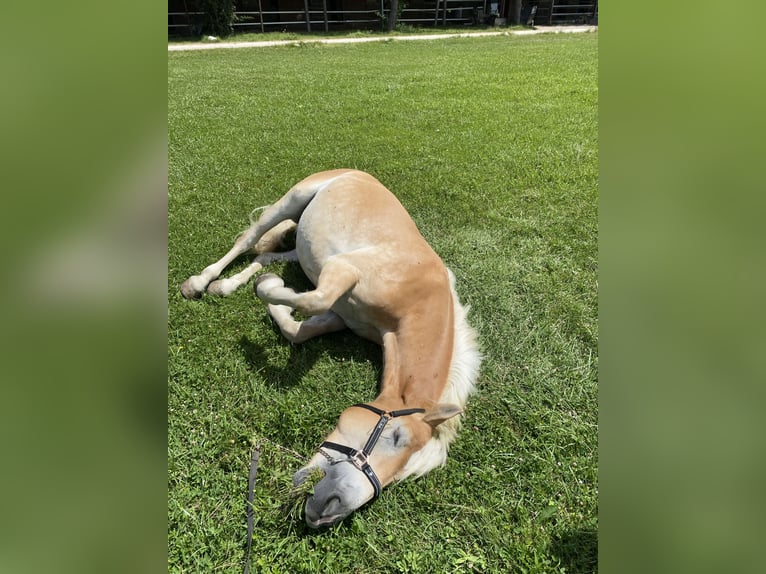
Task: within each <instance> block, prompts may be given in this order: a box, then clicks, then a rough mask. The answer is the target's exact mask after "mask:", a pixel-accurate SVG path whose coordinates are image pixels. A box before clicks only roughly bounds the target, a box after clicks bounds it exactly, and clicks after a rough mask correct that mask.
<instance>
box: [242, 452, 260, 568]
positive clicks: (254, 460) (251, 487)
mask: <svg viewBox="0 0 766 574" xmlns="http://www.w3.org/2000/svg"><path fill="white" fill-rule="evenodd" d="M260 458H261V444H260V443H258V444H257V445H255V447H254V448H253V454H252V456H251V457H250V474H249V475H248V477H247V552H246V553H245V572H244V574H249V572H250V548H251V547H252V546H253V522H254V521H255V510H254V508H253V503H254V501H255V476H256V475H257V474H258V459H260Z"/></svg>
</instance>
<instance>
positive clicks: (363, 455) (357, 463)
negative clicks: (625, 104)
mask: <svg viewBox="0 0 766 574" xmlns="http://www.w3.org/2000/svg"><path fill="white" fill-rule="evenodd" d="M351 406H354V407H360V408H363V409H367V410H368V411H372V412H374V413H375V414H376V415H378V416H379V417H380V418H379V419H378V422H377V424H376V425H375V427H374V428H373V429H372V432H371V433H370V438H369V439H367V444H365V445H364V448H362V450H357V449H355V448H351V447H350V446H346V445H343V444H338V443H335V442H330V441H324V442H323V443H322V444H321V445H320V446H319V453H320V454H321V455H322V456H323V457H325V458H326V459H327V460H329V461H330V464H332V465H335V464H338V463H341V462H350V463H351V464H353V465H354V468H356V469H357V470H361V471H362V473H363V474H364V476H366V477H367V480H369V481H370V484H372V488H373V490H374V491H375V492H374V494H373V497H372V500H375V499H376V498H378V496H380V491H381V490H382V489H383V487H382V486H381V484H380V480H379V479H378V476H377V475H376V474H375V471H374V470H372V467H371V466H370V462H369V458H370V454H371V453H372V449H374V448H375V445H376V444H377V443H378V439H380V435H381V434H383V429H385V428H386V425H387V424H388V421H390V420H391V419H393V418H396V417H403V416H406V415H412V414H415V413H424V412H426V411H425V409H400V410H398V411H390V412H386V411H384V410H382V409H379V408H377V407H373V406H372V405H367V404H363V403H360V404H356V405H351ZM325 448H330V449H332V450H335V451H338V452H340V453H342V454H345V455H346V456H347V457H348V458H341V459H334V458H332V457H331V456H330V455H329V454H328V453H327V452H325V451H324V449H325Z"/></svg>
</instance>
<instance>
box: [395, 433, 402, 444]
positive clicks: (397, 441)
mask: <svg viewBox="0 0 766 574" xmlns="http://www.w3.org/2000/svg"><path fill="white" fill-rule="evenodd" d="M401 438H402V432H401V431H400V430H399V429H396V430H395V431H394V446H398V445H399V440H400V439H401Z"/></svg>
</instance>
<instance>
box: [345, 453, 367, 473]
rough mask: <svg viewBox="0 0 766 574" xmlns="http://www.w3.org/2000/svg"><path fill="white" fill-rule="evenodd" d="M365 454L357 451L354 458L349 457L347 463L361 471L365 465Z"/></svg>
mask: <svg viewBox="0 0 766 574" xmlns="http://www.w3.org/2000/svg"><path fill="white" fill-rule="evenodd" d="M367 458H368V456H367V453H365V452H364V451H361V450H358V451H356V453H354V456H351V457H349V461H350V462H351V464H353V465H354V466H355V467H356V468H358V469H359V470H362V469H363V467H364V466H365V465H367V464H368V463H367Z"/></svg>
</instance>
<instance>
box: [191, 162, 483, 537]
mask: <svg viewBox="0 0 766 574" xmlns="http://www.w3.org/2000/svg"><path fill="white" fill-rule="evenodd" d="M292 231H294V232H295V249H294V250H291V251H286V252H278V251H276V250H277V249H279V246H280V245H281V244H282V243H283V239H284V237H285V235H287V234H288V233H291V232H292ZM248 252H255V253H256V254H257V256H256V258H255V260H254V262H253V263H252V264H251V265H250V266H249V267H247V268H246V269H244V270H243V271H241V272H240V273H238V274H236V275H234V276H233V277H230V278H228V279H219V280H217V281H213V280H214V279H217V278H218V277H219V275H220V274H221V272H222V271H223V270H224V268H225V267H226V266H227V265H229V263H231V262H232V261H233V260H234V259H235V258H237V257H238V256H240V255H242V254H244V253H248ZM275 260H292V261H295V260H297V261H298V262H299V263H300V266H301V267H302V268H303V271H304V272H305V274H306V275H307V277H308V278H309V279H310V280H311V282H312V284H313V285H315V286H316V288H315V289H314V290H313V291H308V292H305V293H297V292H295V291H294V290H293V289H290V288H289V287H285V285H284V282H283V281H282V279H281V278H279V277H278V276H276V275H274V274H271V273H267V274H263V275H260V276H259V277H258V279H257V281H256V283H255V290H256V293H257V295H258V297H260V298H261V299H263V300H264V301H265V302H267V303H268V309H269V313H270V315H271V317H272V318H273V319H274V321H275V322H276V324H277V325H278V326H279V329H280V330H281V332H282V334H283V335H284V336H285V337H286V338H287V339H288V340H289V341H291V342H293V343H301V342H304V341H306V340H308V339H310V338H312V337H316V336H318V335H321V334H324V333H330V332H334V331H339V330H341V329H345V328H349V329H351V330H352V331H353V332H354V333H356V334H358V335H359V336H361V337H364V338H367V339H370V340H372V341H375V342H377V343H378V344H380V345H382V346H383V363H384V366H383V375H382V380H381V385H380V388H381V391H380V394H379V395H378V397H377V398H376V399H375V400H374V401H372V402H371V403H369V404H359V405H352V406H351V407H349V408H347V409H346V410H345V411H343V412H342V413H341V415H340V418H339V420H338V425H337V426H336V428H335V430H333V431H332V432H331V433H330V434H329V436H328V437H327V439H326V440H325V442H323V443H322V445H321V447H320V448H319V450H318V451H317V453H316V454H315V455H314V456H313V457H312V459H311V460H310V461H309V463H308V464H307V465H306V466H305V467H304V468H302V469H300V470H299V471H298V472H297V473H296V474H295V476H294V477H293V483H294V484H295V485H300V484H302V483H303V482H305V481H306V479H307V478H308V477H309V475H310V474H312V471H314V470H316V469H317V468H319V469H320V470H321V471H322V472H323V474H324V478H322V479H321V480H320V481H319V482H318V483H317V484H316V485H315V487H314V492H313V495H312V496H310V497H309V498H308V499H307V501H306V509H305V510H306V511H305V516H306V523H307V524H308V525H309V526H311V527H313V528H316V527H319V526H329V525H331V524H334V523H336V522H338V521H340V520H342V519H344V518H345V517H346V516H348V515H349V514H351V513H352V512H353V511H354V510H356V509H357V508H359V507H360V506H362V505H364V504H365V503H367V502H369V501H371V500H374V499H375V498H377V497H378V495H379V494H380V491H381V489H382V488H383V487H385V486H387V485H388V484H390V483H391V482H392V481H394V480H401V479H403V478H405V477H408V476H421V475H423V474H425V473H426V472H428V471H430V470H431V469H433V468H435V467H437V466H442V465H444V464H445V463H446V459H447V450H448V448H449V445H450V443H451V442H452V441H453V440H454V439H455V436H456V434H457V431H458V428H459V426H460V417H459V416H457V415H460V414H461V413H462V411H463V407H464V406H465V404H466V401H467V399H468V396H469V394H470V393H471V392H472V391H473V390H474V385H475V381H476V379H477V377H478V374H479V367H480V364H481V356H480V354H479V351H478V346H477V342H476V334H475V332H474V330H473V329H472V328H471V327H470V326H469V325H468V323H467V321H466V309H465V308H463V307H462V306H461V304H460V302H459V301H458V296H457V293H456V292H455V278H454V276H453V274H452V272H451V271H449V270H448V269H447V268H446V267H445V266H444V263H442V261H441V259H440V258H439V256H438V255H436V253H435V252H434V251H433V250H432V249H431V247H430V246H429V245H428V243H426V241H425V239H423V237H422V236H421V235H420V232H419V231H418V229H417V227H416V226H415V223H414V222H413V221H412V219H411V218H410V216H409V215H408V213H407V212H406V211H405V209H404V207H402V205H401V204H400V203H399V201H398V200H397V199H396V198H395V197H394V195H393V194H392V193H391V192H390V191H388V190H387V189H386V188H385V187H384V186H383V185H382V184H381V183H380V182H379V181H378V180H376V179H375V178H374V177H372V176H371V175H369V174H366V173H363V172H360V171H354V170H348V169H342V170H334V171H326V172H321V173H317V174H314V175H312V176H309V177H308V178H306V179H304V180H303V181H301V182H300V183H298V184H297V185H295V186H294V187H293V188H292V189H291V190H290V191H288V192H287V194H286V195H285V196H284V197H282V198H281V199H280V200H279V201H277V202H276V203H275V204H273V205H271V206H269V207H268V208H266V209H265V210H264V211H263V213H262V214H261V216H260V218H259V219H258V220H257V221H256V222H255V223H253V224H252V225H251V226H250V227H249V229H247V230H246V231H245V232H243V233H242V235H240V236H239V238H238V239H237V240H236V242H235V244H234V247H232V249H231V250H230V251H229V252H228V253H227V254H226V255H225V256H224V257H223V258H222V259H221V260H220V261H218V262H216V263H213V264H212V265H209V266H208V267H206V268H205V269H204V270H203V271H202V272H201V273H200V274H199V275H194V276H192V277H190V278H189V279H187V280H186V281H185V282H184V283H183V285H181V293H183V295H184V297H187V298H198V297H200V296H201V294H202V292H203V291H204V290H205V289H207V291H208V293H213V294H218V295H224V296H225V295H228V294H230V293H232V292H233V291H234V290H236V289H237V288H238V287H240V286H241V285H243V284H245V283H247V281H248V280H249V279H250V277H252V276H253V275H254V274H255V273H256V272H258V271H259V270H260V269H261V268H262V267H263V266H264V265H266V264H268V263H270V262H272V261H275ZM211 281H213V282H212V283H211ZM296 309H297V310H298V311H300V312H301V313H304V314H306V315H309V316H310V317H309V318H308V319H306V320H304V321H297V320H295V319H294V318H293V311H295V310H296ZM344 463H345V464H344Z"/></svg>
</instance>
